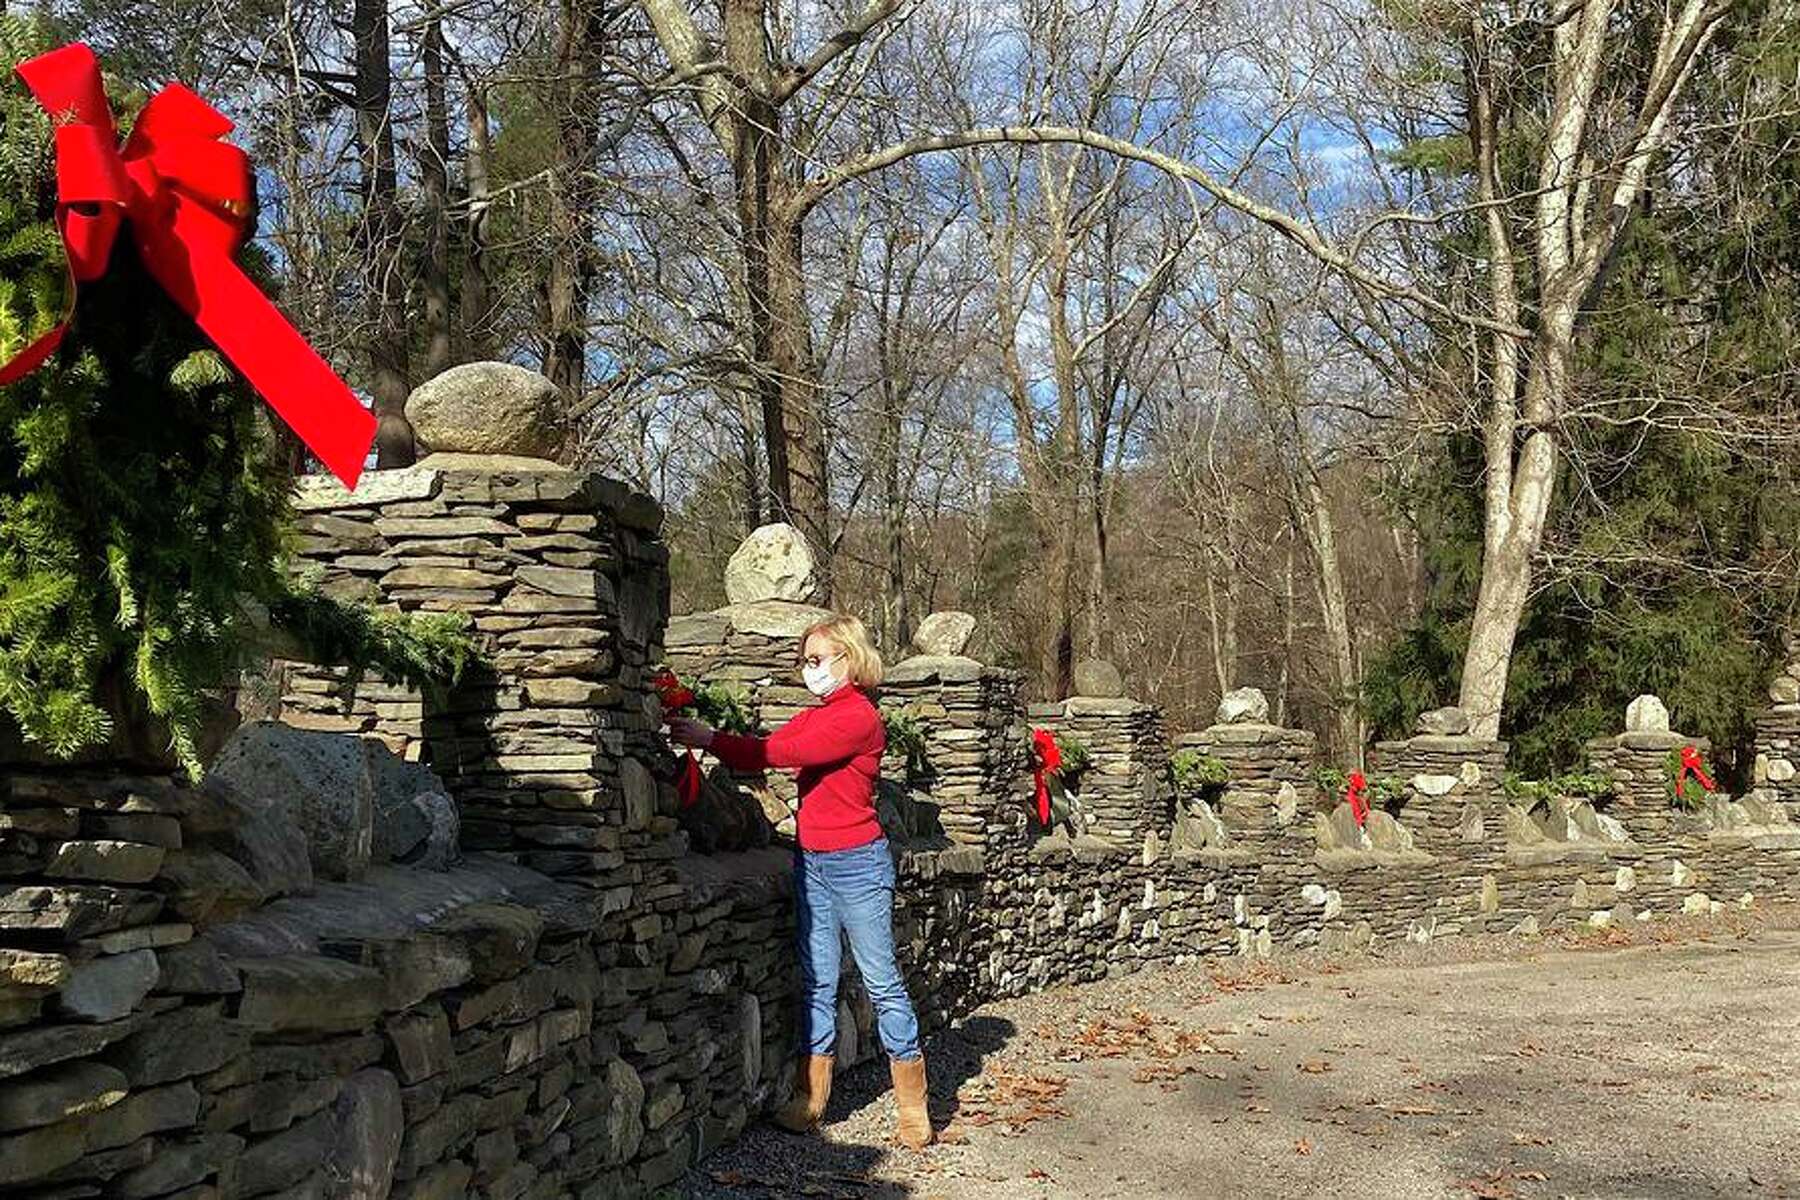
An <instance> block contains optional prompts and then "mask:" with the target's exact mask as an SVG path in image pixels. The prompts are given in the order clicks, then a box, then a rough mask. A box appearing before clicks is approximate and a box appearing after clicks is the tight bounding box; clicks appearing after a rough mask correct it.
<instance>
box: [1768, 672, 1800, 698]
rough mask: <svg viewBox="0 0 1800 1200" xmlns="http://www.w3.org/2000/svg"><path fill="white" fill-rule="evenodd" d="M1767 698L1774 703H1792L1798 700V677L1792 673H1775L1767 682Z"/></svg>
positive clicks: (1799, 691)
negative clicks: (1773, 679) (1773, 677)
mask: <svg viewBox="0 0 1800 1200" xmlns="http://www.w3.org/2000/svg"><path fill="white" fill-rule="evenodd" d="M1769 699H1770V700H1771V701H1772V702H1774V703H1776V704H1794V703H1796V702H1800V679H1795V678H1794V677H1793V676H1792V675H1786V674H1783V675H1777V676H1776V677H1775V681H1774V682H1773V683H1771V684H1769Z"/></svg>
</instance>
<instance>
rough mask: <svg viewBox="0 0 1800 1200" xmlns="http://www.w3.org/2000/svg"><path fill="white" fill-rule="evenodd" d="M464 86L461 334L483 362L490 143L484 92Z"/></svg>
mask: <svg viewBox="0 0 1800 1200" xmlns="http://www.w3.org/2000/svg"><path fill="white" fill-rule="evenodd" d="M465 87H466V90H467V93H468V122H469V146H468V149H467V150H466V151H465V152H464V155H463V179H464V182H465V185H466V190H467V192H468V204H469V215H468V225H467V241H466V243H465V245H464V251H463V267H462V333H463V345H464V347H465V349H466V351H467V354H468V357H469V358H470V359H472V360H475V361H486V360H488V359H491V358H493V357H494V319H493V311H492V309H493V299H492V296H491V293H490V290H489V286H488V274H487V250H488V214H489V212H490V210H491V209H492V206H493V199H492V195H493V189H492V185H491V183H490V182H489V180H490V179H491V175H490V174H489V165H488V164H489V156H490V155H491V153H492V149H491V146H492V143H491V140H490V138H491V135H490V131H489V128H488V105H487V89H486V88H485V87H484V86H482V85H481V84H479V83H477V82H476V81H475V80H472V79H471V80H468V81H467V82H466V84H465Z"/></svg>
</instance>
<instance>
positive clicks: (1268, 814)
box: [1175, 688, 1318, 843]
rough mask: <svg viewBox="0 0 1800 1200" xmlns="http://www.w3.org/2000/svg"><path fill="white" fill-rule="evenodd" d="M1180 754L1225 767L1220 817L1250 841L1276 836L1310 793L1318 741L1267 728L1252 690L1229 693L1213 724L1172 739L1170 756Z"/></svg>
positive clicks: (1304, 733) (1263, 704)
mask: <svg viewBox="0 0 1800 1200" xmlns="http://www.w3.org/2000/svg"><path fill="white" fill-rule="evenodd" d="M1184 750H1191V751H1197V752H1198V753H1200V754H1204V755H1208V756H1210V757H1213V758H1217V759H1219V760H1220V761H1222V762H1223V763H1224V764H1225V767H1226V770H1227V771H1228V772H1229V775H1230V777H1229V779H1228V781H1227V782H1226V784H1225V790H1224V793H1223V795H1222V796H1221V797H1220V801H1219V808H1220V811H1219V816H1220V818H1221V819H1222V820H1223V821H1224V823H1225V827H1226V829H1227V830H1229V831H1230V832H1231V833H1232V835H1233V836H1234V837H1236V838H1243V839H1248V840H1249V841H1250V842H1253V843H1254V842H1257V841H1262V840H1266V839H1269V838H1272V837H1276V836H1280V834H1281V831H1282V830H1285V829H1287V828H1289V827H1292V826H1294V822H1295V819H1296V818H1297V817H1298V816H1299V815H1300V807H1301V803H1302V800H1303V798H1304V797H1306V796H1309V795H1310V794H1311V793H1312V791H1313V783H1312V771H1313V768H1314V766H1315V765H1317V760H1318V739H1317V738H1316V737H1315V736H1314V735H1313V734H1312V733H1311V732H1309V731H1308V730H1305V729H1283V728H1282V727H1281V726H1279V725H1271V724H1269V703H1268V700H1267V699H1266V698H1265V697H1264V696H1263V694H1262V692H1261V691H1259V690H1258V689H1256V688H1239V689H1237V690H1236V691H1233V692H1230V693H1228V694H1227V695H1226V696H1225V698H1224V699H1223V700H1221V701H1220V702H1219V711H1218V715H1217V717H1216V719H1215V721H1214V723H1213V724H1211V725H1209V726H1207V727H1206V728H1205V729H1203V730H1201V731H1199V732H1198V733H1184V734H1182V735H1181V736H1179V737H1177V738H1176V739H1175V752H1176V753H1177V754H1179V753H1181V752H1182V751H1184ZM1301 828H1304V827H1301ZM1307 832H1310V830H1309V829H1308V830H1307Z"/></svg>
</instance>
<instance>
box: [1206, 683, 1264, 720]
mask: <svg viewBox="0 0 1800 1200" xmlns="http://www.w3.org/2000/svg"><path fill="white" fill-rule="evenodd" d="M1268 720H1269V698H1268V697H1267V696H1265V695H1263V692H1262V689H1261V688H1254V687H1241V688H1233V689H1232V690H1231V691H1229V692H1226V693H1225V695H1224V696H1223V697H1221V698H1220V700H1219V707H1218V710H1217V713H1216V714H1215V715H1214V717H1213V723H1214V724H1216V725H1266V724H1267V723H1268Z"/></svg>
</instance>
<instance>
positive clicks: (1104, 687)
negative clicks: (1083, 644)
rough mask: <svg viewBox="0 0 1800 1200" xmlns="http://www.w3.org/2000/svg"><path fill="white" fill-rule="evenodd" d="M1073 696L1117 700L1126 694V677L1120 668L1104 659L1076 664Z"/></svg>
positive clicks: (1093, 659) (1092, 659)
mask: <svg viewBox="0 0 1800 1200" xmlns="http://www.w3.org/2000/svg"><path fill="white" fill-rule="evenodd" d="M1071 682H1072V684H1073V687H1074V691H1073V693H1072V694H1073V695H1076V696H1091V697H1096V698H1098V699H1102V700H1111V699H1117V698H1118V697H1120V696H1123V695H1124V694H1125V677H1124V676H1123V675H1121V674H1119V668H1117V667H1115V666H1113V665H1112V664H1111V663H1109V662H1107V661H1106V660H1105V659H1103V658H1090V659H1087V660H1085V661H1083V662H1078V663H1076V664H1075V672H1074V678H1073V680H1072V681H1071Z"/></svg>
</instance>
